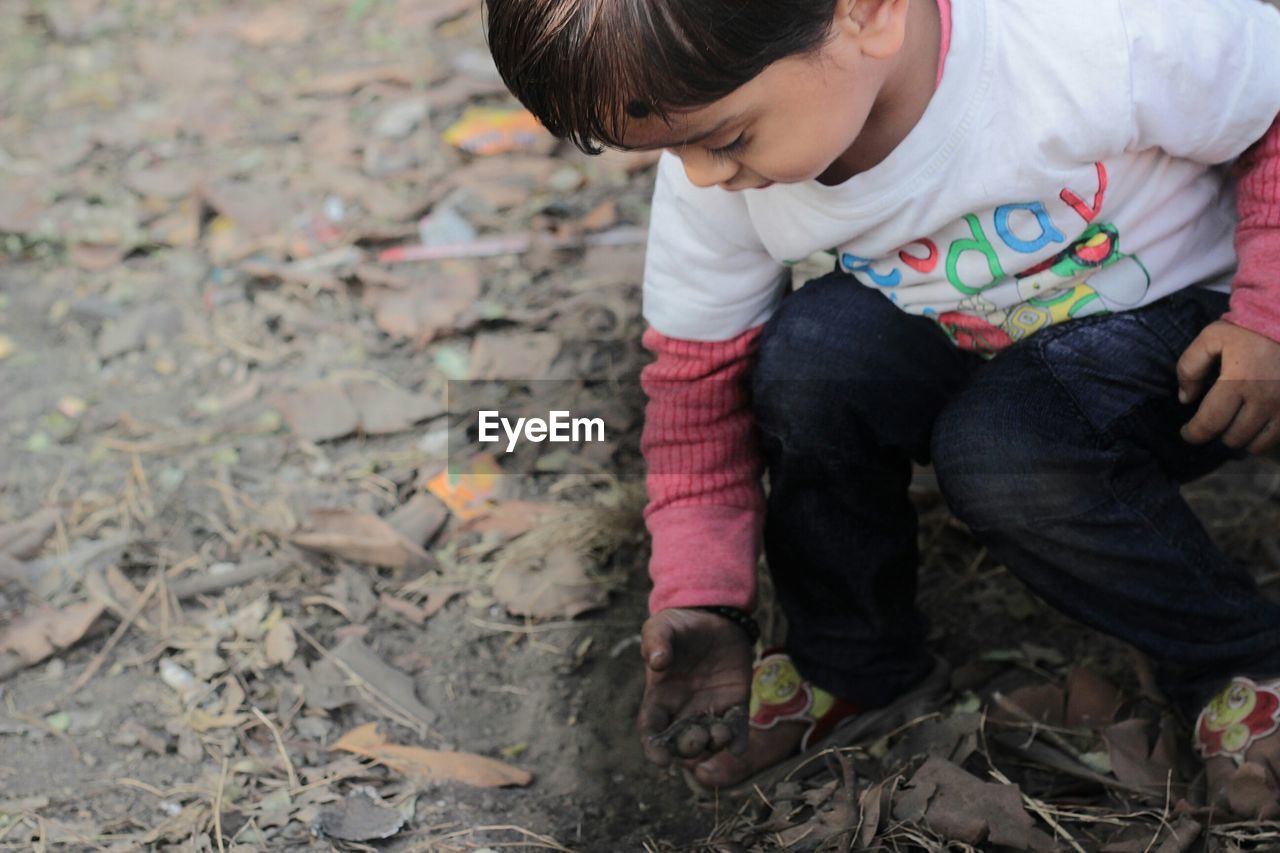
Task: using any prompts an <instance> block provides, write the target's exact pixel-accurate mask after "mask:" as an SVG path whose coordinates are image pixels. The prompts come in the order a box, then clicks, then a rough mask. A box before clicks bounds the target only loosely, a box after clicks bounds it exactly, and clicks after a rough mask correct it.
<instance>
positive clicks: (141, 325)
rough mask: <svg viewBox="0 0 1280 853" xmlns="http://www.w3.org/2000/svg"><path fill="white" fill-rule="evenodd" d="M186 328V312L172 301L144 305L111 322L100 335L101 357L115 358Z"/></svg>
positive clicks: (99, 349) (160, 340)
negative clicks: (183, 318) (171, 302)
mask: <svg viewBox="0 0 1280 853" xmlns="http://www.w3.org/2000/svg"><path fill="white" fill-rule="evenodd" d="M181 330H182V311H181V310H180V309H179V308H178V306H176V305H173V304H170V303H168V302H152V303H148V304H146V305H141V306H139V307H137V308H135V309H134V310H132V311H130V312H129V313H128V314H125V315H124V316H123V317H121V318H119V319H118V320H113V321H112V322H110V323H108V324H107V325H106V326H105V327H104V328H103V330H102V333H101V334H100V335H98V357H99V358H101V359H104V360H106V359H109V358H115V357H116V356H118V355H124V354H125V353H127V352H132V351H133V350H136V349H142V348H143V347H146V346H148V345H150V344H151V343H153V342H163V341H165V340H168V339H169V338H172V337H173V336H175V335H177V334H178V332H179V331H181Z"/></svg>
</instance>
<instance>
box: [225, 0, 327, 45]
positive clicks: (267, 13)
mask: <svg viewBox="0 0 1280 853" xmlns="http://www.w3.org/2000/svg"><path fill="white" fill-rule="evenodd" d="M308 24H309V18H308V16H307V13H306V11H305V10H303V9H302V8H301V7H298V6H283V5H280V4H273V5H271V6H267V7H266V8H265V9H263V10H262V11H261V12H259V13H258V14H256V15H254V16H253V17H252V18H250V19H249V20H247V21H245V22H244V23H243V24H242V25H241V26H240V31H239V36H240V39H241V40H242V41H243V42H245V44H248V45H250V46H251V47H270V46H271V45H275V44H298V43H299V42H301V41H303V40H304V39H306V37H307V31H308V30H309V29H310V27H309V26H308Z"/></svg>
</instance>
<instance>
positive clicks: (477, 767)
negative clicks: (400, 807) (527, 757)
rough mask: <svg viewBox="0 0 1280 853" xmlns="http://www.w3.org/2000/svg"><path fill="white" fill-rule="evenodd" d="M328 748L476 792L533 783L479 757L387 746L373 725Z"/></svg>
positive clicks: (506, 766) (519, 772) (509, 768)
mask: <svg viewBox="0 0 1280 853" xmlns="http://www.w3.org/2000/svg"><path fill="white" fill-rule="evenodd" d="M330 748H331V749H334V750H338V751H343V752H351V753H355V754H356V755H362V756H365V757H366V758H372V759H374V760H375V761H377V762H379V763H380V764H385V765H386V766H387V767H389V768H391V769H392V770H395V771H396V772H398V773H403V774H405V775H406V776H414V777H418V778H422V779H452V780H454V781H457V782H462V783H464V784H467V785H474V786H476V787H480V788H505V787H508V786H512V785H515V786H524V785H528V784H529V783H530V782H532V781H533V776H532V775H530V774H529V773H528V772H527V771H524V770H520V769H518V768H516V767H512V766H511V765H509V764H504V763H502V762H501V761H497V760H495V759H492V758H486V757H484V756H483V755H473V754H471V753H468V752H441V751H439V750H434V749H424V748H423V747H420V746H401V745H400V744H395V743H390V742H388V741H387V739H386V738H385V737H384V736H383V735H382V734H380V733H379V731H378V724H377V723H367V724H365V725H363V726H360V727H359V728H357V729H353V730H352V731H349V732H347V733H346V734H345V735H343V736H342V737H341V738H339V739H338V740H337V742H336V743H334V745H333V746H332V747H330Z"/></svg>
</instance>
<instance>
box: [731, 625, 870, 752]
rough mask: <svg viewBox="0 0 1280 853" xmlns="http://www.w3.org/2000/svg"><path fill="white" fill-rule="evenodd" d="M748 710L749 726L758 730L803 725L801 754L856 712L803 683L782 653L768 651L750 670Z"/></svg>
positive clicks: (843, 703) (811, 685)
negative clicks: (749, 703)
mask: <svg viewBox="0 0 1280 853" xmlns="http://www.w3.org/2000/svg"><path fill="white" fill-rule="evenodd" d="M748 710H749V719H750V723H751V726H752V727H753V728H757V729H771V728H773V727H774V726H776V725H777V724H778V723H790V722H796V723H804V724H806V725H807V726H808V729H807V730H806V731H805V734H804V738H803V739H802V740H801V741H800V749H801V750H802V751H803V750H805V749H808V747H809V744H810V743H811V742H813V741H815V740H818V739H820V738H822V737H824V736H825V735H826V734H827V733H828V732H830V731H831V729H832V728H834V727H835V725H836V724H837V723H838V722H840V721H841V720H843V719H845V718H846V717H848V716H850V715H851V714H853V713H854V711H855V710H856V709H855V708H854V706H853V705H852V704H850V703H848V702H844V701H842V700H840V699H837V698H836V697H834V696H832V695H831V694H830V693H828V692H827V691H825V690H823V689H822V688H821V687H817V686H815V685H813V684H810V683H809V682H807V681H805V680H804V678H803V677H802V676H801V675H800V671H799V670H797V669H796V665H795V663H793V662H792V660H791V658H790V657H788V656H787V655H786V654H785V653H783V652H781V651H777V650H769V651H766V652H764V653H763V654H762V655H761V657H760V660H759V661H757V662H756V665H755V667H754V668H753V669H752V672H751V705H750V707H749V709H748Z"/></svg>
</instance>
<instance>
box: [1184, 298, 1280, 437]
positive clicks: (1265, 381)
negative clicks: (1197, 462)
mask: <svg viewBox="0 0 1280 853" xmlns="http://www.w3.org/2000/svg"><path fill="white" fill-rule="evenodd" d="M1215 364H1216V365H1217V366H1218V377H1217V379H1215V380H1214V382H1213V385H1212V387H1210V388H1209V389H1208V393H1205V381H1206V379H1207V378H1208V377H1209V374H1210V372H1211V370H1212V368H1213V367H1214V365H1215ZM1201 394H1204V399H1203V400H1202V401H1201V402H1200V407H1199V409H1197V410H1196V414H1195V417H1193V418H1192V419H1191V420H1190V421H1188V422H1187V424H1186V425H1185V426H1183V428H1182V437H1183V438H1184V439H1186V440H1187V441H1189V442H1190V443H1192V444H1204V443H1206V442H1208V441H1212V440H1213V439H1215V438H1219V437H1221V438H1222V443H1223V444H1225V445H1227V446H1228V447H1235V448H1241V447H1246V448H1248V450H1249V452H1250V453H1266V452H1267V451H1268V450H1271V449H1272V448H1274V447H1276V446H1277V445H1278V444H1280V343H1276V342H1275V341H1273V340H1271V339H1270V338H1268V337H1265V336H1264V335H1260V334H1258V333H1257V332H1251V331H1249V330H1248V329H1245V328H1243V327H1241V326H1236V325H1234V324H1232V323H1228V322H1227V321H1225V320H1218V321H1217V322H1215V323H1212V324H1211V325H1209V326H1207V327H1205V329H1204V331H1202V332H1201V333H1200V335H1199V337H1197V338H1196V339H1195V340H1194V341H1192V342H1191V346H1189V347H1187V351H1186V352H1184V353H1183V354H1182V358H1180V359H1179V360H1178V399H1179V400H1180V401H1181V402H1183V403H1191V402H1194V401H1195V400H1197V399H1199V398H1200V395H1201Z"/></svg>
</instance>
